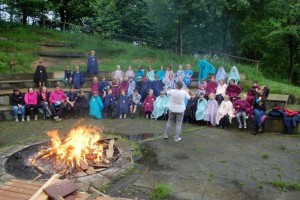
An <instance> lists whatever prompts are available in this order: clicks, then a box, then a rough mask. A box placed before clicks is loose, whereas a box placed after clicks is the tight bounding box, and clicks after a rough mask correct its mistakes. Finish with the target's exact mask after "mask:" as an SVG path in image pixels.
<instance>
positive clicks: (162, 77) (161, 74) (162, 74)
mask: <svg viewBox="0 0 300 200" xmlns="http://www.w3.org/2000/svg"><path fill="white" fill-rule="evenodd" d="M165 73H166V72H165V71H164V70H158V71H157V72H156V74H155V76H157V77H158V80H160V81H163V79H164V77H165Z"/></svg>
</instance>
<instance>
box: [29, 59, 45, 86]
mask: <svg viewBox="0 0 300 200" xmlns="http://www.w3.org/2000/svg"><path fill="white" fill-rule="evenodd" d="M47 79H48V76H47V72H46V68H45V66H44V64H43V62H42V61H40V62H39V64H38V66H37V67H36V69H35V73H34V77H33V81H34V82H35V84H36V86H37V87H40V86H45V83H46V82H47Z"/></svg>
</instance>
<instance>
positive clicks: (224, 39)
mask: <svg viewBox="0 0 300 200" xmlns="http://www.w3.org/2000/svg"><path fill="white" fill-rule="evenodd" d="M223 23H224V26H223V36H222V38H223V44H222V49H223V52H224V53H226V52H227V32H228V25H229V14H228V13H227V14H226V17H225V19H224V21H223Z"/></svg>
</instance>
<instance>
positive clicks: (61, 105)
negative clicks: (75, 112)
mask: <svg viewBox="0 0 300 200" xmlns="http://www.w3.org/2000/svg"><path fill="white" fill-rule="evenodd" d="M64 108H65V106H64V104H62V103H61V104H60V105H59V109H58V112H57V115H58V117H59V118H61V113H62V112H63V110H64Z"/></svg>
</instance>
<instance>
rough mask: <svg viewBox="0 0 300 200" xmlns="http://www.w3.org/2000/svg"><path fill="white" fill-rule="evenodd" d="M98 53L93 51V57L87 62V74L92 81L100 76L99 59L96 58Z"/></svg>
mask: <svg viewBox="0 0 300 200" xmlns="http://www.w3.org/2000/svg"><path fill="white" fill-rule="evenodd" d="M95 54H96V52H95V51H93V50H92V51H91V55H90V56H89V58H88V61H87V68H86V70H87V73H88V74H89V76H90V77H91V80H92V79H93V76H95V75H97V74H98V61H97V57H96V56H95Z"/></svg>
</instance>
